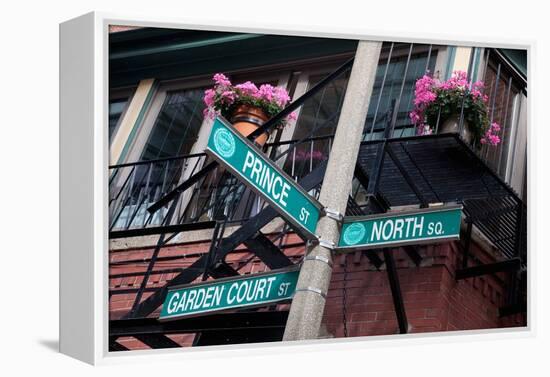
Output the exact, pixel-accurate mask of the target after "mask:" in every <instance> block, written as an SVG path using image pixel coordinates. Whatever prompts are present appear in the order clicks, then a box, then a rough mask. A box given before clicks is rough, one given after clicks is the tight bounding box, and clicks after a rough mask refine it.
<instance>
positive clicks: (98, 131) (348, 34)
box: [59, 12, 536, 364]
mask: <svg viewBox="0 0 550 377" xmlns="http://www.w3.org/2000/svg"><path fill="white" fill-rule="evenodd" d="M79 22H80V23H81V25H80V26H79V27H84V28H86V27H89V26H83V25H92V28H93V30H86V31H87V32H90V33H93V43H92V46H84V47H85V48H92V49H93V51H92V53H93V62H90V63H91V64H92V65H93V67H92V69H93V70H92V72H93V77H87V78H86V79H88V80H92V82H93V86H92V87H93V90H94V93H93V119H92V120H90V119H89V118H86V114H83V113H77V112H76V111H73V112H72V113H70V116H69V118H71V117H72V118H76V119H80V120H82V122H80V124H82V125H83V127H84V126H85V125H86V124H90V121H91V122H92V124H93V148H92V153H93V155H92V156H83V155H82V154H81V153H79V154H78V155H73V156H72V157H73V158H74V159H75V160H76V161H78V163H79V164H82V163H84V162H88V163H91V164H93V171H92V172H91V173H92V174H93V195H92V197H91V198H90V199H93V207H91V206H89V205H87V206H85V207H86V208H88V209H90V212H89V213H85V212H84V213H79V216H80V218H83V219H86V218H91V219H93V230H92V236H93V245H88V249H86V247H74V248H72V249H71V248H70V247H68V246H67V245H65V246H64V244H63V243H62V242H60V275H61V276H63V274H64V271H65V272H66V271H67V270H68V269H71V268H73V267H74V266H72V265H67V263H66V261H65V258H64V256H65V255H67V253H68V252H69V251H70V252H71V253H73V254H74V253H78V254H79V256H78V258H81V259H80V260H83V261H84V260H86V258H89V255H86V252H87V251H89V250H90V249H89V247H92V248H93V265H92V266H89V267H88V268H92V269H93V270H92V271H89V270H88V271H87V272H90V274H89V275H91V276H93V281H92V282H89V281H85V280H84V281H78V282H74V284H71V286H70V287H67V286H63V285H62V286H61V287H60V296H61V297H60V324H59V325H60V351H61V352H62V353H66V354H68V355H70V356H72V357H75V358H77V359H79V360H82V361H85V362H87V363H90V364H118V363H130V362H131V363H136V362H144V361H152V360H158V361H160V360H162V361H167V360H171V361H173V360H185V359H210V358H212V357H223V358H225V357H232V356H236V355H237V354H236V352H242V350H246V352H247V355H249V356H259V355H266V354H274V353H276V354H278V355H284V354H293V353H295V352H296V351H302V352H305V351H323V350H328V349H330V350H338V351H343V350H349V349H358V348H363V349H366V348H370V347H387V346H392V347H395V346H396V345H398V346H410V345H419V344H439V343H449V342H471V341H480V340H496V339H509V338H512V337H513V338H518V337H522V338H525V337H534V336H535V335H536V331H535V327H536V326H535V325H536V322H535V320H536V318H535V309H536V308H535V306H534V305H533V304H534V303H533V300H532V299H533V297H536V292H535V290H534V288H535V287H534V286H533V284H532V283H533V282H534V281H536V280H535V279H536V276H535V275H536V274H535V268H531V269H530V272H529V275H528V292H529V297H528V312H527V316H528V326H527V327H524V328H499V329H485V330H468V331H454V332H442V333H422V334H404V335H388V336H373V337H356V338H333V339H320V340H311V341H296V342H291V343H290V342H284V343H283V342H280V343H264V344H247V345H229V346H210V347H198V348H189V349H164V350H143V351H132V352H109V351H108V294H107V293H108V231H107V230H108V225H107V224H108V187H107V182H108V169H107V166H108V161H109V158H108V132H107V131H106V129H107V126H106V125H107V124H108V111H107V110H108V93H109V87H108V35H109V34H108V26H109V25H130V26H143V27H159V28H175V29H196V30H217V31H232V32H253V33H266V34H282V35H296V36H312V37H331V38H348V39H367V40H376V41H385V40H394V41H399V42H414V43H434V44H443V45H454V46H469V47H497V48H521V49H527V53H528V82H529V84H530V86H531V88H532V86H533V80H532V77H533V64H532V56H533V54H534V48H535V42H534V41H533V40H518V39H512V38H498V41H495V39H496V38H487V37H479V38H476V40H475V41H474V40H472V39H469V38H464V37H457V36H455V35H452V36H450V35H447V34H444V33H441V34H440V33H438V34H436V35H438V37H436V35H434V34H429V33H418V32H407V33H403V32H395V31H388V30H369V29H351V28H341V27H339V28H337V29H334V28H331V29H332V30H330V31H328V32H327V31H326V28H321V27H311V26H307V27H299V26H295V25H293V26H289V25H285V24H282V23H281V24H268V25H266V24H265V23H262V24H258V23H254V21H252V20H248V21H247V22H246V25H247V26H243V23H242V22H239V23H236V22H223V23H221V22H212V21H207V20H206V19H202V20H201V19H189V18H173V17H162V18H161V17H156V16H154V17H150V16H136V15H133V16H132V15H121V14H114V13H103V12H92V13H88V14H86V15H83V16H80V17H78V18H76V19H72V20H69V21H66V22H64V23H62V24H61V25H60V40H61V41H63V38H64V36H63V28H64V26H65V25H69V24H70V23H73V24H77V25H78V23H79ZM84 30H85V29H84ZM72 37H73V38H76V37H77V36H72ZM61 47H62V46H61ZM63 53H64V51H63V50H61V51H60V64H61V66H62V67H63V64H62V63H63V62H64V61H63V58H64V55H63ZM65 58H67V57H66V56H65ZM74 60H76V59H74ZM71 63H73V62H72V61H69V62H68V63H67V64H65V66H66V65H70V64H71ZM60 75H61V76H63V75H64V72H63V71H61V72H60ZM63 89H65V90H67V88H64V87H63V86H61V85H60V99H61V100H63V98H65V97H66V96H67V95H68V93H66V92H65V93H64V92H63ZM83 90H85V89H83V88H79V87H77V85H76V84H75V85H73V87H70V90H69V92H70V93H71V94H72V93H77V94H78V95H80V96H81V97H83V98H84V97H85V95H86V93H84V92H83ZM64 95H65V97H64ZM88 96H90V94H89V93H88ZM532 104H533V101H532V100H530V99H529V98H528V104H527V105H528V114H529V115H530V114H533V109H532V106H533V105H532ZM64 111H65V114H64ZM63 115H67V110H66V109H65V110H64V108H63V103H61V107H60V122H61V125H60V132H61V135H63V133H64V132H65V131H64V129H66V128H67V127H68V125H67V124H64V117H63ZM65 118H67V116H66V117H65ZM527 118H528V119H527V121H528V138H529V140H532V138H531V137H532V126H531V116H528V117H527ZM84 131H85V130H81V131H79V132H80V133H81V134H83V133H84ZM88 132H89V131H88ZM61 141H63V137H61ZM69 141H70V140H69ZM69 144H70V143H67V142H66V143H65V144H64V143H62V142H60V152H61V153H62V152H65V153H62V155H70V153H71V152H72V153H73V154H74V151H71V150H70V148H69ZM531 157H532V153H531V150H530V148H528V165H529V167H530V165H531ZM88 158H90V159H91V161H87V159H88ZM529 167H528V183H527V185H528V190H529V195H528V198H531V197H532V195H531V192H532V191H533V190H532V185H531V184H530V181H531V174H530V173H531V171H532V170H531V169H530V168H529ZM62 168H63V164H61V165H60V189H61V193H62V195H63V196H60V205H61V207H63V206H64V205H65V206H68V205H70V204H71V203H75V202H78V200H81V197H79V196H78V194H79V190H78V189H79V188H82V184H81V185H80V187H79V186H78V184H79V183H80V182H77V183H76V186H77V187H74V185H75V182H67V177H66V176H67V172H68V171H66V170H65V171H64V170H63V169H62ZM64 176H65V178H64ZM64 179H65V181H64ZM69 181H70V180H69ZM68 184H73V186H72V188H74V189H75V190H73V191H71V192H69V193H66V192H65V193H64V190H63V188H65V189H66V188H67V185H68ZM84 189H85V187H84ZM88 190H89V188H88ZM63 193H64V194H63ZM529 202H530V200H529ZM85 204H89V203H85ZM528 207H529V208H530V212H529V223H530V224H532V220H533V218H534V216H533V208H532V207H531V206H530V205H528ZM61 215H62V213H61V212H60V232H61V234H60V241H61V240H62V239H63V237H66V238H69V239H70V240H72V241H73V242H72V244H73V245H81V242H80V244H79V243H78V241H79V240H80V241H81V238H78V234H79V232H80V234H82V233H83V232H90V229H88V228H86V229H83V227H84V225H82V224H81V223H79V222H76V221H75V222H73V223H69V224H66V223H65V222H66V221H67V219H65V222H64V219H63V217H62V216H61ZM530 229H531V230H532V225H530ZM73 230H74V231H73ZM73 233H74V236H73V235H72V234H73ZM530 236H531V234H529V238H530V240H531V237H530ZM71 237H72V238H71ZM528 245H529V249H528V256H529V263H530V265H531V266H535V264H534V259H535V258H534V256H533V250H532V247H531V242H529V243H528ZM69 249H70V250H69ZM73 258H75V257H74V256H73ZM60 284H63V281H60ZM90 284H91V285H92V289H93V295H92V297H89V298H87V297H84V298H82V300H83V301H82V305H79V306H78V308H72V309H71V310H72V311H73V312H74V313H73V314H76V315H71V316H67V315H63V308H64V305H65V307H66V305H67V304H68V303H67V297H66V294H64V292H67V291H69V290H72V291H71V295H72V293H73V292H74V291H75V290H79V289H81V288H83V287H89V286H90ZM89 310H91V313H92V315H93V317H92V320H91V322H90V323H83V322H82V318H83V317H82V316H81V315H86V313H88V316H89V312H88V311H89ZM86 325H89V326H92V327H93V332H92V338H91V339H86V338H83V337H82V336H80V337H79V338H78V339H75V338H76V337H77V335H74V334H72V333H71V331H69V330H70V329H72V328H74V327H75V326H80V327H81V326H86ZM396 340H398V342H397V343H396V342H395V341H396ZM75 341H76V342H75ZM65 344H69V346H70V345H71V344H72V345H75V344H77V345H78V349H72V348H71V349H69V348H65ZM90 344H92V345H93V347H92V351H91V352H90ZM69 346H67V347H69Z"/></svg>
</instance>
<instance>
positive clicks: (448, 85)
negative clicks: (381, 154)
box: [409, 71, 501, 146]
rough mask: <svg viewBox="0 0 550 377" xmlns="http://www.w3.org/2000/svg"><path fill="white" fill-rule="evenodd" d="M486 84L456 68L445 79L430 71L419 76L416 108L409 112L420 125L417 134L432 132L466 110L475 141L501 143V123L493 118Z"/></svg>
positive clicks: (415, 123)
mask: <svg viewBox="0 0 550 377" xmlns="http://www.w3.org/2000/svg"><path fill="white" fill-rule="evenodd" d="M483 88H484V83H483V81H477V82H474V83H472V82H470V81H468V79H467V75H466V72H463V71H456V72H453V74H452V76H451V78H449V79H448V80H446V81H443V82H441V81H439V80H438V79H436V78H433V77H432V76H429V75H424V76H423V77H422V78H420V79H418V80H417V81H416V87H415V98H414V110H413V111H412V112H411V113H410V114H409V117H410V119H411V121H412V123H413V124H414V125H416V127H417V134H418V135H429V134H431V133H432V132H433V130H434V129H435V128H436V125H437V124H438V123H439V124H444V123H445V122H446V121H448V120H449V119H452V118H455V119H457V118H459V117H460V114H461V112H462V116H463V122H464V125H465V127H466V128H467V129H468V131H469V132H470V133H471V137H472V139H473V142H474V144H475V145H480V144H488V145H492V146H496V145H498V144H499V143H500V141H501V140H500V137H499V135H498V132H499V131H500V129H501V127H500V125H499V124H498V123H496V122H492V123H491V121H490V119H489V116H488V111H487V100H488V98H487V96H486V95H485V94H483Z"/></svg>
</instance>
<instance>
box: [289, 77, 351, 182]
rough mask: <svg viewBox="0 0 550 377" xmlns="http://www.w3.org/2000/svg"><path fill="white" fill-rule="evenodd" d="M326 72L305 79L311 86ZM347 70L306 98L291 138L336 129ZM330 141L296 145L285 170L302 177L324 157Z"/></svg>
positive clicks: (324, 132) (309, 135)
mask: <svg viewBox="0 0 550 377" xmlns="http://www.w3.org/2000/svg"><path fill="white" fill-rule="evenodd" d="M325 77H326V74H323V75H316V76H312V77H310V79H309V87H308V89H311V88H312V87H313V86H314V85H315V84H317V83H318V82H319V81H321V80H322V79H324V78H325ZM348 78H349V71H348V72H347V73H346V74H344V75H341V76H340V77H338V78H336V79H334V80H333V81H332V82H331V83H329V84H328V85H327V86H326V87H325V88H324V89H322V90H321V91H320V92H319V93H317V94H316V95H315V96H313V97H312V98H310V99H309V100H307V101H306V102H305V103H304V105H303V107H302V111H301V112H300V117H299V118H298V121H297V123H296V130H295V131H294V137H293V139H294V140H301V139H303V138H309V137H323V136H331V135H333V134H334V131H335V130H336V126H337V124H338V118H339V116H340V109H341V107H342V102H343V100H344V94H345V92H346V87H347V84H348ZM329 147H330V140H329V139H328V138H325V139H321V140H315V141H311V142H308V143H302V144H299V145H298V146H297V147H296V149H295V151H293V152H291V153H290V157H289V158H287V160H286V164H285V167H284V169H285V171H286V172H287V173H289V174H291V175H294V176H296V177H302V176H304V175H306V174H307V173H309V172H310V171H311V170H312V169H315V167H316V166H317V165H318V164H319V163H320V162H321V161H324V160H326V159H327V158H328V153H329Z"/></svg>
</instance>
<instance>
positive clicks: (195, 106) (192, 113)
mask: <svg viewBox="0 0 550 377" xmlns="http://www.w3.org/2000/svg"><path fill="white" fill-rule="evenodd" d="M203 93H204V90H203V89H191V90H180V91H174V92H169V93H167V95H166V99H165V100H164V103H163V105H162V108H161V110H160V112H159V114H158V116H157V119H156V120H155V124H154V125H153V129H152V130H151V133H150V135H149V139H148V140H147V142H146V143H145V146H144V148H143V152H142V155H141V159H140V160H154V159H158V158H164V157H173V156H178V155H183V154H188V153H189V152H190V151H191V147H192V146H193V144H194V143H195V141H196V140H197V137H198V134H199V130H200V128H201V125H202V121H203V109H204V102H203V101H202V97H203Z"/></svg>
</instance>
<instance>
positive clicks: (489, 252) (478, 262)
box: [109, 27, 527, 350]
mask: <svg viewBox="0 0 550 377" xmlns="http://www.w3.org/2000/svg"><path fill="white" fill-rule="evenodd" d="M356 47H357V41H352V40H344V39H326V38H310V37H307V38H306V37H293V36H282V35H257V34H241V33H224V32H206V31H187V30H172V29H153V28H138V29H130V30H128V29H126V28H123V27H112V32H111V33H110V52H109V72H110V73H109V74H110V97H109V145H110V167H109V177H110V178H109V193H110V202H109V211H110V229H109V232H110V250H109V296H110V297H109V308H110V309H109V315H110V348H111V349H112V350H128V349H148V348H166V347H185V346H200V345H214V344H235V343H251V342H266V341H277V340H281V339H282V334H283V331H284V326H285V323H286V318H287V316H288V309H289V305H290V303H288V302H285V303H282V304H274V305H270V306H266V307H261V308H255V309H241V310H233V311H226V312H223V313H217V314H212V315H208V316H200V317H195V318H189V319H182V320H178V321H173V322H167V323H159V322H158V321H157V318H158V316H159V312H160V308H161V305H162V300H163V299H164V297H165V296H166V292H167V288H168V287H169V286H173V285H175V284H184V283H196V282H199V281H203V280H213V279H218V278H223V277H228V276H237V275H248V274H254V273H258V272H264V271H268V270H272V269H278V268H284V267H288V266H290V265H292V264H299V263H300V261H301V260H302V258H303V257H304V252H305V248H306V245H305V241H304V239H303V237H301V236H300V233H299V231H296V229H294V228H293V227H292V226H291V225H290V224H288V223H286V222H285V221H284V220H283V219H282V218H280V217H278V216H274V215H270V213H269V211H268V210H266V208H267V207H268V205H267V203H265V202H264V201H263V200H262V199H261V197H259V196H258V195H256V194H255V193H254V192H253V191H252V190H250V189H248V188H246V187H244V186H239V184H238V182H237V181H236V180H235V179H234V178H232V177H231V176H229V175H228V174H227V173H224V172H222V171H221V170H220V169H218V170H215V171H212V172H207V173H204V174H202V173H201V172H202V171H203V170H202V169H204V167H205V166H206V165H207V163H208V158H207V156H206V155H205V154H204V149H205V147H206V143H207V139H208V135H209V133H210V130H211V128H212V120H211V119H208V118H205V117H204V115H203V110H204V108H205V104H204V102H203V95H204V91H205V89H207V88H209V87H210V86H211V85H212V81H211V77H212V75H213V74H214V73H217V72H223V73H225V74H226V75H227V76H228V77H230V79H231V80H232V81H233V82H236V83H238V82H245V81H248V80H250V81H253V82H255V83H257V84H263V83H269V84H271V85H273V86H280V87H284V88H285V89H287V90H288V91H289V93H290V95H291V97H292V98H294V99H295V100H296V99H298V98H300V97H302V96H304V95H306V96H307V95H308V93H310V91H311V90H312V89H314V88H315V87H316V86H317V85H321V86H320V87H319V89H318V90H317V91H316V92H315V94H314V95H313V96H310V97H308V99H306V100H305V101H304V102H303V104H302V105H301V106H300V107H298V108H297V109H296V113H297V119H296V120H294V121H291V122H290V124H288V125H287V126H286V127H285V128H284V129H280V130H277V131H274V132H271V133H270V137H269V140H268V142H267V143H266V144H265V146H264V152H265V154H266V155H267V156H269V158H270V159H271V160H272V161H274V163H276V164H277V165H278V166H279V167H280V168H282V169H283V170H284V171H285V172H286V173H287V174H288V175H290V176H291V177H292V178H294V179H295V180H296V181H297V182H299V183H300V184H301V185H302V187H304V189H306V190H307V191H308V192H309V193H310V194H311V195H313V196H316V195H318V193H319V189H320V187H321V185H322V184H323V175H324V166H326V161H327V159H328V157H329V155H330V151H331V141H332V138H333V136H334V132H335V130H336V127H337V126H338V119H339V115H340V111H341V107H342V102H343V99H344V96H345V94H346V88H347V84H348V80H349V69H343V70H342V73H341V74H339V75H337V76H336V77H334V78H333V79H331V80H329V81H326V80H325V78H326V77H327V76H328V75H330V74H331V73H332V72H334V71H335V70H337V69H338V68H339V67H342V66H343V65H345V64H346V62H349V59H350V58H352V57H353V56H354V54H355V50H356ZM525 62H526V60H525V52H523V51H517V50H503V49H494V48H478V47H476V48H472V47H457V46H443V45H429V44H416V43H415V44H413V43H404V42H384V44H383V46H382V51H381V53H380V57H379V62H378V67H377V71H376V79H375V83H374V88H373V93H372V96H371V100H370V105H369V109H368V112H367V117H366V119H365V128H364V133H363V142H362V144H361V150H360V153H359V158H358V162H357V167H356V173H355V176H354V178H353V189H352V191H351V192H350V196H349V201H348V209H347V213H346V215H368V214H372V213H379V212H396V213H397V212H399V211H403V210H406V209H411V208H418V207H419V206H436V205H441V204H446V203H456V202H459V203H461V204H462V205H464V213H463V224H462V234H461V240H460V241H452V242H443V243H439V244H430V245H412V246H404V247H396V248H392V249H390V250H380V249H374V250H372V249H371V250H360V251H356V252H354V253H351V254H343V255H335V256H334V260H333V263H334V266H333V274H332V280H331V283H330V288H329V292H328V295H327V297H326V305H325V312H324V315H323V323H322V328H321V332H320V334H319V337H320V338H332V337H354V336H372V335H389V334H398V333H419V332H434V331H452V330H468V329H488V328H499V327H512V326H526V324H527V315H526V310H527V309H526V295H527V292H526V274H527V253H526V236H525V233H526V227H527V225H526V210H527V209H526V208H527V207H526V203H527V184H526V181H527V139H526V138H527V136H526V135H527V79H526V63H525ZM454 71H464V72H466V73H467V75H468V78H470V79H471V80H473V81H477V80H483V81H484V82H485V89H484V93H485V95H487V97H488V102H487V103H488V108H489V116H490V119H491V121H492V122H497V123H498V124H500V125H501V133H500V137H501V139H502V142H501V143H500V144H499V145H498V146H496V147H493V146H487V145H483V146H482V147H481V148H478V147H471V146H469V145H467V144H466V143H464V142H463V141H462V139H461V138H460V137H459V136H458V135H451V134H441V133H437V132H436V133H435V134H434V135H430V136H417V135H416V127H415V126H414V125H412V124H411V121H410V119H409V113H410V111H411V110H412V109H413V100H414V89H415V83H416V80H417V79H419V78H420V77H422V76H423V75H424V74H426V73H428V74H430V75H432V76H434V77H437V78H440V79H442V80H444V79H447V78H449V77H450V76H451V74H452V73H453V72H454ZM381 143H384V145H389V147H387V148H388V149H387V150H389V152H387V151H386V149H384V151H383V152H377V151H379V150H380V148H379V145H381ZM377 153H378V154H377ZM377 157H378V159H377ZM377 160H378V161H381V162H380V163H379V164H376V163H375V161H377ZM201 174H202V175H201ZM373 181H376V182H377V183H378V184H377V185H373V184H372V182H373ZM325 184H326V183H325ZM175 189H177V190H176V191H177V192H176V193H175V194H174V195H173V196H172V198H173V199H172V200H171V201H167V202H166V203H163V204H162V205H158V207H157V208H155V211H151V206H155V203H158V201H159V200H161V199H162V198H165V197H166V196H167V195H172V193H174V190H175ZM231 192H238V195H235V197H236V198H237V200H234V201H233V205H232V206H231V207H229V206H228V205H227V200H226V198H227V197H228V193H229V194H230V193H231ZM176 194H177V195H176ZM388 252H389V253H388ZM389 254H391V256H392V258H393V260H392V261H391V262H390V261H388V260H387V258H388V255H389Z"/></svg>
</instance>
